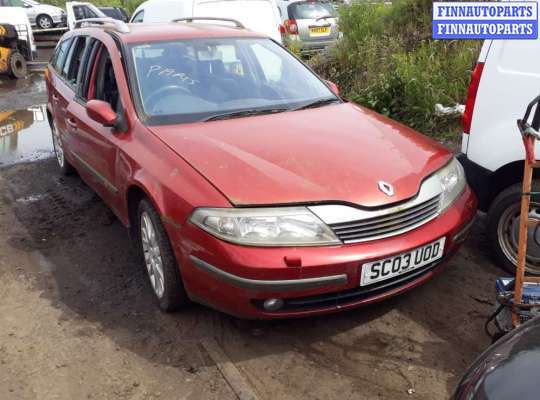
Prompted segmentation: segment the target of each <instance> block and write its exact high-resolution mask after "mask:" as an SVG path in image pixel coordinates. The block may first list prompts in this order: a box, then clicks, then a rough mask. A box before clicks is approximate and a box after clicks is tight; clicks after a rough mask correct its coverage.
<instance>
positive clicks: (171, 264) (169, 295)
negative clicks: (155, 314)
mask: <svg viewBox="0 0 540 400" xmlns="http://www.w3.org/2000/svg"><path fill="white" fill-rule="evenodd" d="M143 213H146V214H147V215H148V216H149V217H150V220H151V222H152V225H153V228H154V231H155V235H156V238H157V243H158V247H159V251H160V255H161V260H162V266H163V278H164V279H163V280H164V283H163V287H164V292H163V294H162V296H161V297H158V295H157V294H156V292H155V291H154V289H153V288H152V285H151V282H150V278H148V279H147V282H148V283H149V284H150V287H151V290H152V293H153V294H154V298H155V299H156V300H157V302H158V305H159V308H160V309H161V310H162V311H165V312H173V311H177V310H179V309H181V308H183V307H186V306H187V305H189V304H190V303H191V301H190V299H189V297H188V295H187V293H186V290H185V289H184V284H183V283H182V277H181V276H180V269H179V267H178V264H177V262H176V257H175V255H174V252H173V249H172V246H171V242H170V240H169V235H168V234H167V231H166V230H165V227H164V226H163V223H162V222H161V218H160V216H159V214H158V212H157V211H156V210H155V208H154V206H153V205H152V203H151V202H150V201H149V200H147V199H142V200H141V201H140V203H139V208H138V212H137V235H136V236H135V237H136V240H137V242H138V243H137V248H138V249H139V252H140V257H141V260H142V264H143V267H144V270H145V275H146V276H148V277H149V273H148V270H147V267H146V263H145V258H144V251H143V245H142V230H141V217H142V215H143Z"/></svg>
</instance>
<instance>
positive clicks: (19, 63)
mask: <svg viewBox="0 0 540 400" xmlns="http://www.w3.org/2000/svg"><path fill="white" fill-rule="evenodd" d="M28 54H31V50H30V49H29V48H28V42H27V41H26V40H21V39H20V38H19V33H18V31H17V29H16V27H15V26H14V25H10V24H0V74H7V75H9V76H11V77H12V78H16V79H20V78H24V77H25V76H26V72H27V68H26V60H27V58H28Z"/></svg>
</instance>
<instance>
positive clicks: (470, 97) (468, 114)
mask: <svg viewBox="0 0 540 400" xmlns="http://www.w3.org/2000/svg"><path fill="white" fill-rule="evenodd" d="M483 70H484V63H483V62H479V63H477V64H476V67H474V70H473V72H472V74H471V84H470V85H469V91H468V92H467V102H466V103H465V112H464V113H463V120H462V122H463V133H469V132H470V131H471V122H472V117H473V112H474V103H475V102H476V93H477V92H478V86H479V85H480V78H481V77H482V71H483Z"/></svg>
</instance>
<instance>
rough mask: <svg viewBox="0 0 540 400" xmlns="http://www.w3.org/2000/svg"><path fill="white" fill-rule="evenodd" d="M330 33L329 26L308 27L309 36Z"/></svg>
mask: <svg viewBox="0 0 540 400" xmlns="http://www.w3.org/2000/svg"><path fill="white" fill-rule="evenodd" d="M327 35H330V27H329V26H312V27H310V28H309V36H327Z"/></svg>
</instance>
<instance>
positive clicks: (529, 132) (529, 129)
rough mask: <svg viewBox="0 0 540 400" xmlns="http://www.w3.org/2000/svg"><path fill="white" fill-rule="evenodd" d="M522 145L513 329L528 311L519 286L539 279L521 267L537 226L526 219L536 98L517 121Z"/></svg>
mask: <svg viewBox="0 0 540 400" xmlns="http://www.w3.org/2000/svg"><path fill="white" fill-rule="evenodd" d="M535 105H536V109H535V112H534V116H533V119H532V122H531V123H530V124H529V122H528V120H529V116H530V115H531V111H532V109H533V107H534V106H535ZM517 125H518V128H519V131H520V133H521V137H522V139H523V145H524V146H525V162H524V169H523V186H522V192H521V213H520V218H519V241H518V257H517V265H516V278H515V283H514V285H515V286H514V301H513V305H512V325H513V326H514V328H516V327H518V326H519V325H520V324H521V318H520V311H521V310H523V309H526V308H530V306H531V305H530V304H523V301H522V297H523V285H524V284H526V283H536V284H538V283H540V277H529V276H527V277H526V276H525V265H526V262H527V240H528V235H527V233H528V228H529V227H536V226H537V225H538V224H540V221H539V220H537V219H531V218H529V207H530V203H531V195H534V194H540V193H538V192H532V191H531V189H532V179H533V170H534V169H535V168H540V162H538V161H537V160H536V155H535V144H536V141H537V140H540V133H539V132H538V129H539V128H540V96H538V97H536V98H535V99H534V100H533V101H531V102H530V103H529V105H528V106H527V110H526V112H525V115H524V117H523V119H520V120H518V121H517Z"/></svg>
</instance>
